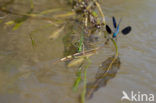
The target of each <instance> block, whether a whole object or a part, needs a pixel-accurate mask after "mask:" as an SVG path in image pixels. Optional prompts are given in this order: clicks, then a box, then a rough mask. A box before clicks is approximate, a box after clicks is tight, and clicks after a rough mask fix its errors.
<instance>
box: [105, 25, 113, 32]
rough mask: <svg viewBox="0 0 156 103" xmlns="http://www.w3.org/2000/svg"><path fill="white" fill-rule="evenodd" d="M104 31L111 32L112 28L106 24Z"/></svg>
mask: <svg viewBox="0 0 156 103" xmlns="http://www.w3.org/2000/svg"><path fill="white" fill-rule="evenodd" d="M106 31H107V32H108V33H109V34H111V33H112V30H111V29H110V27H109V26H108V25H106Z"/></svg>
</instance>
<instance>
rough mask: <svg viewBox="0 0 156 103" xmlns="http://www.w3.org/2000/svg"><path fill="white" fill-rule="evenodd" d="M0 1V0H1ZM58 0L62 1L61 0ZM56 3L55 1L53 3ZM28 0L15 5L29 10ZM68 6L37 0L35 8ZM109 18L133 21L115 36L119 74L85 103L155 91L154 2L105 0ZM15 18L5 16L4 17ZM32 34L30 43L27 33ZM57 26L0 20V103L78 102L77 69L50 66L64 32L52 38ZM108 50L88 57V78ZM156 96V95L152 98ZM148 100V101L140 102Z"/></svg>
mask: <svg viewBox="0 0 156 103" xmlns="http://www.w3.org/2000/svg"><path fill="white" fill-rule="evenodd" d="M0 1H1V2H0V3H2V2H3V1H2V0H0ZM60 1H61V0H60ZM54 2H55V3H54ZM28 5H29V3H28V2H26V1H24V0H21V1H20V0H16V2H15V5H14V8H15V9H17V8H21V9H20V10H19V11H26V10H28V9H27V7H28ZM60 5H61V7H62V8H63V7H66V6H64V3H63V2H62V1H61V2H59V1H57V2H56V1H54V0H52V1H49V0H35V11H42V10H46V9H50V8H57V7H60ZM101 5H102V9H103V12H104V14H105V16H106V20H107V23H108V24H109V25H112V21H111V17H112V16H115V17H116V18H117V19H118V20H119V18H120V17H122V19H123V20H122V23H121V28H124V27H125V26H127V25H131V26H132V32H131V33H130V34H129V35H127V36H122V35H120V36H119V38H118V46H119V53H120V59H121V68H120V70H119V72H118V74H117V76H116V77H115V78H114V79H112V80H111V81H109V82H108V84H107V86H106V87H104V88H101V89H99V90H98V91H97V92H96V93H95V94H94V97H93V98H92V99H91V100H89V101H87V103H122V102H121V100H120V99H121V97H122V91H123V90H124V91H126V92H127V93H130V92H131V91H134V92H136V93H137V92H138V91H140V92H141V93H147V94H151V93H153V94H154V95H155V96H156V79H155V78H156V69H155V67H156V46H155V45H156V40H155V39H156V34H155V32H156V29H155V28H156V19H155V18H156V6H155V5H156V1H155V0H103V2H102V3H101ZM12 18H15V17H14V16H11V15H8V16H7V17H6V19H5V20H6V21H8V20H11V19H12ZM43 25H44V27H45V28H46V29H44V28H43V29H41V30H40V29H39V31H37V32H36V33H34V34H33V38H35V42H36V47H35V48H33V47H32V44H31V40H30V38H29V35H28V34H29V33H30V32H32V31H33V30H34V29H38V28H42V27H43ZM55 29H56V28H55V27H53V26H48V25H47V22H44V21H40V20H34V19H33V20H32V19H29V20H27V21H26V22H25V23H24V24H23V25H22V26H21V27H20V28H19V29H18V30H15V31H12V29H11V27H7V28H5V26H4V24H3V22H2V23H1V24H0V81H1V82H0V102H1V103H37V102H38V103H78V96H79V93H75V92H73V91H72V85H73V82H74V80H75V78H76V77H75V71H76V70H74V69H71V68H66V67H65V64H64V63H58V64H56V65H53V64H52V63H53V62H54V61H55V60H57V58H61V57H63V50H64V45H63V42H62V38H61V37H63V35H65V34H62V36H61V37H60V38H59V39H57V40H56V41H52V40H49V39H48V37H49V35H50V34H51V33H52V32H53V31H54V30H55ZM109 52H110V50H105V49H103V50H100V51H99V53H98V54H96V55H95V56H93V57H91V60H92V61H93V63H92V65H91V66H90V68H89V70H88V72H87V77H88V78H87V79H88V81H91V80H92V79H93V78H94V76H95V73H96V71H97V68H98V65H99V64H100V63H101V62H102V61H104V60H105V59H106V58H107V57H108V56H107V54H108V55H109V54H112V53H113V51H111V53H109ZM155 101H156V97H155ZM143 103H146V102H143Z"/></svg>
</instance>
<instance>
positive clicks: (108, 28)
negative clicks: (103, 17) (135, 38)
mask: <svg viewBox="0 0 156 103" xmlns="http://www.w3.org/2000/svg"><path fill="white" fill-rule="evenodd" d="M112 20H113V26H114V31H113V32H112V30H111V28H110V27H109V26H108V25H106V31H107V32H108V34H112V37H113V38H116V37H117V35H118V33H119V26H120V22H121V19H120V21H119V23H118V25H117V23H116V19H115V17H114V16H113V17H112ZM131 30H132V28H131V26H127V27H125V28H124V29H123V30H121V33H122V34H123V35H127V34H128V33H129V32H130V31H131Z"/></svg>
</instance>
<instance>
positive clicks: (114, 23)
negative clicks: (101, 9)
mask: <svg viewBox="0 0 156 103" xmlns="http://www.w3.org/2000/svg"><path fill="white" fill-rule="evenodd" d="M112 20H113V25H114V28H116V27H117V24H116V20H115V17H114V16H113V17H112Z"/></svg>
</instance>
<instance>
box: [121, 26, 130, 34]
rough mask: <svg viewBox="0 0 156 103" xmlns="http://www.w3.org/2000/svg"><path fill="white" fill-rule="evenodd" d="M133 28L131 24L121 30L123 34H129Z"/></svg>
mask: <svg viewBox="0 0 156 103" xmlns="http://www.w3.org/2000/svg"><path fill="white" fill-rule="evenodd" d="M131 30H132V28H131V26H127V27H126V28H124V29H123V30H122V31H121V32H122V34H124V35H127V34H128V33H129V32H130V31H131Z"/></svg>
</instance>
